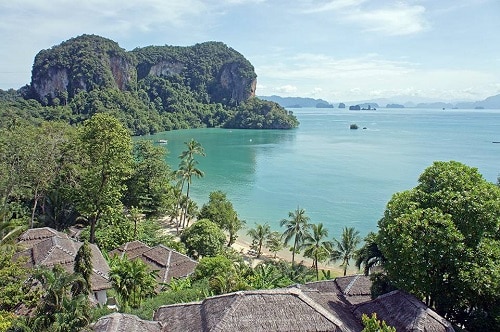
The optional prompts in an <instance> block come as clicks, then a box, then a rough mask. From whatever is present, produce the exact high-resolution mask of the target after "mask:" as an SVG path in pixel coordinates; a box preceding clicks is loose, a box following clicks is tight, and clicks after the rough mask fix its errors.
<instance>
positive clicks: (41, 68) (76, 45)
mask: <svg viewBox="0 0 500 332" xmlns="http://www.w3.org/2000/svg"><path fill="white" fill-rule="evenodd" d="M148 76H157V77H162V78H166V79H172V80H173V81H175V82H176V83H182V84H184V85H186V86H188V87H189V89H191V90H192V91H193V92H194V94H195V96H198V98H200V99H204V100H206V101H207V102H216V103H223V104H228V105H229V104H231V105H238V104H239V103H241V102H242V101H246V100H248V99H249V98H251V97H254V96H255V87H256V83H257V80H256V77H257V75H256V74H255V72H254V68H253V66H252V65H251V63H250V62H249V61H248V60H246V59H245V58H244V57H243V55H241V54H240V53H238V52H236V51H235V50H233V49H231V48H230V47H228V46H226V45H225V44H223V43H219V42H207V43H201V44H196V45H194V46H190V47H178V46H148V47H144V48H136V49H134V50H133V51H130V52H127V51H125V50H124V49H122V48H120V47H119V45H118V44H117V43H116V42H114V41H112V40H109V39H106V38H103V37H99V36H95V35H82V36H79V37H76V38H72V39H70V40H68V41H65V42H63V43H61V44H60V45H57V46H54V47H52V48H51V49H48V50H42V51H40V52H39V53H38V54H37V55H36V57H35V61H34V64H33V70H32V76H31V90H32V91H31V92H32V95H33V96H34V97H35V98H36V99H37V100H39V101H40V102H42V103H43V104H54V103H55V100H56V99H61V98H64V99H65V100H66V101H67V100H71V99H72V98H73V97H74V96H75V95H76V94H77V93H79V92H80V91H87V92H88V91H91V90H94V89H98V88H116V89H119V90H122V91H125V90H133V89H134V88H135V87H137V85H138V84H139V83H140V81H141V80H142V79H144V78H146V77H148Z"/></svg>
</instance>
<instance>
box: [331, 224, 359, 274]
mask: <svg viewBox="0 0 500 332" xmlns="http://www.w3.org/2000/svg"><path fill="white" fill-rule="evenodd" d="M333 241H334V243H335V247H336V250H334V251H332V254H331V256H330V260H331V261H336V260H339V259H341V260H342V264H340V266H342V267H343V268H344V276H345V275H346V274H347V267H348V266H349V260H350V259H351V258H353V257H354V253H355V252H356V247H357V246H358V244H359V242H361V238H360V237H359V231H357V230H355V229H354V227H344V230H343V232H342V237H341V239H340V241H339V240H337V239H333Z"/></svg>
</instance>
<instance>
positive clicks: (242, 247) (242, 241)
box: [159, 217, 360, 277]
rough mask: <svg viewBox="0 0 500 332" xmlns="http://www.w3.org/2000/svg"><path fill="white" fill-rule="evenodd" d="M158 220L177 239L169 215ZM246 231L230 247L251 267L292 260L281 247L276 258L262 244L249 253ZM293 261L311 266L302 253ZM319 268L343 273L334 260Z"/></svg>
mask: <svg viewBox="0 0 500 332" xmlns="http://www.w3.org/2000/svg"><path fill="white" fill-rule="evenodd" d="M159 221H160V223H161V224H162V231H163V233H164V234H167V235H172V236H174V237H175V238H176V239H177V240H179V237H178V236H177V230H176V226H175V222H174V221H171V219H170V217H165V218H162V219H159ZM194 222H196V221H191V222H190V225H192V224H193V223H194ZM246 231H247V229H246V228H244V229H242V230H240V231H239V232H238V237H237V238H236V241H235V242H234V243H233V245H232V246H231V248H233V249H234V250H235V251H237V252H239V253H240V254H241V255H242V256H243V259H244V260H245V261H247V262H249V263H250V265H251V266H252V267H255V266H256V265H257V264H259V263H261V262H265V261H267V260H274V259H277V260H284V261H287V262H291V261H292V253H291V251H290V249H288V248H283V249H281V250H280V251H278V252H277V253H276V258H274V253H272V252H270V251H269V250H268V249H267V248H265V247H264V246H263V247H262V254H261V257H259V258H257V257H256V256H255V255H252V254H250V253H249V251H250V250H251V244H252V240H251V239H250V237H249V236H248V235H246ZM295 262H297V263H302V264H304V265H305V266H308V267H310V266H312V262H313V261H312V259H310V258H306V257H304V256H303V255H302V254H295ZM319 269H320V270H326V271H331V273H332V277H340V276H343V274H344V271H343V268H342V267H340V266H339V265H337V264H336V262H335V263H331V264H330V263H320V264H319ZM357 273H360V271H359V270H358V269H357V268H356V267H355V266H349V267H348V268H347V275H352V274H357Z"/></svg>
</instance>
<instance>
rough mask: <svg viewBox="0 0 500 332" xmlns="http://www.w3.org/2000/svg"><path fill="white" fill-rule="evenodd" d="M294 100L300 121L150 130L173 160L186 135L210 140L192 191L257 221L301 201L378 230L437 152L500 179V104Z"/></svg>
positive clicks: (174, 163)
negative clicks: (368, 105) (332, 104)
mask: <svg viewBox="0 0 500 332" xmlns="http://www.w3.org/2000/svg"><path fill="white" fill-rule="evenodd" d="M289 110H290V111H293V113H294V114H295V116H296V117H297V118H298V120H299V121H300V126H299V127H298V128H296V129H292V130H234V129H220V128H206V129H189V130H177V131H168V132H162V133H158V134H156V135H152V136H145V137H143V139H151V140H153V141H154V142H158V141H159V140H166V141H167V143H166V144H165V143H163V145H164V146H165V147H166V148H167V149H168V155H167V159H166V160H167V162H168V163H169V165H170V166H171V167H172V169H177V167H178V164H179V158H178V156H179V155H180V154H181V152H182V151H183V150H184V149H185V147H186V146H185V144H184V143H185V142H188V141H189V140H191V139H195V140H196V141H198V142H200V143H201V144H202V146H203V147H204V149H205V153H206V156H205V157H200V156H197V160H198V161H199V165H198V168H199V169H200V170H202V171H203V172H204V177H202V178H199V179H198V178H194V179H193V181H192V185H191V192H190V196H191V197H192V199H193V200H194V201H195V202H196V203H197V204H198V206H199V207H201V206H202V205H203V204H204V203H206V202H207V201H208V196H209V193H210V192H212V191H216V190H221V191H223V192H225V193H226V195H227V197H228V199H229V200H230V201H231V202H232V203H233V206H234V208H235V210H236V211H237V212H238V215H239V217H240V219H243V220H245V221H246V225H247V228H251V227H254V226H255V224H256V223H261V224H263V223H268V224H269V225H270V226H271V228H272V229H273V230H277V231H280V230H281V228H280V221H281V220H282V219H285V218H288V214H289V212H291V211H294V210H296V209H297V208H301V209H305V211H306V215H307V216H309V218H310V222H311V223H323V225H324V226H325V227H326V228H327V229H328V230H329V234H330V236H331V237H336V238H338V237H339V236H340V234H341V233H342V229H343V228H344V227H346V226H347V227H354V228H355V229H357V230H358V231H359V232H360V235H361V236H364V235H366V234H367V233H368V232H370V231H377V222H378V220H379V219H380V218H381V217H382V216H383V214H384V210H385V207H386V204H387V202H388V201H389V200H390V199H391V197H392V195H393V194H395V193H397V192H400V191H404V190H408V189H411V188H413V187H415V186H416V185H417V183H418V178H419V176H420V174H421V173H422V172H423V171H424V170H425V169H426V168H427V167H429V166H431V165H432V163H433V162H434V161H449V160H455V161H459V162H461V163H464V164H466V165H468V166H471V167H475V168H477V169H478V170H479V172H480V173H481V174H482V175H483V177H484V178H485V179H486V180H487V181H490V182H494V183H496V182H497V177H498V176H499V174H500V143H494V142H500V110H458V109H446V110H442V109H417V108H404V109H384V108H379V109H377V110H366V111H363V110H361V111H350V110H346V109H337V108H333V109H319V108H296V109H289ZM351 124H356V125H357V126H358V129H357V130H355V129H350V125H351Z"/></svg>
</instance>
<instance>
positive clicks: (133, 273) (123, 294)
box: [109, 256, 157, 308]
mask: <svg viewBox="0 0 500 332" xmlns="http://www.w3.org/2000/svg"><path fill="white" fill-rule="evenodd" d="M112 264H113V266H112V267H111V270H110V273H109V277H110V280H111V284H112V285H113V288H114V289H115V291H116V293H117V294H118V296H119V297H120V299H121V300H122V305H123V306H124V307H127V306H128V305H130V306H132V307H133V308H138V307H140V305H141V301H142V299H143V298H144V297H147V296H150V295H152V294H154V292H155V286H156V285H157V282H156V276H157V271H150V269H149V267H148V266H147V265H146V263H144V262H143V261H142V260H140V259H139V258H137V259H135V260H133V261H130V260H128V258H127V257H126V256H125V257H123V258H119V259H116V260H114V261H113V262H112Z"/></svg>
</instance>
